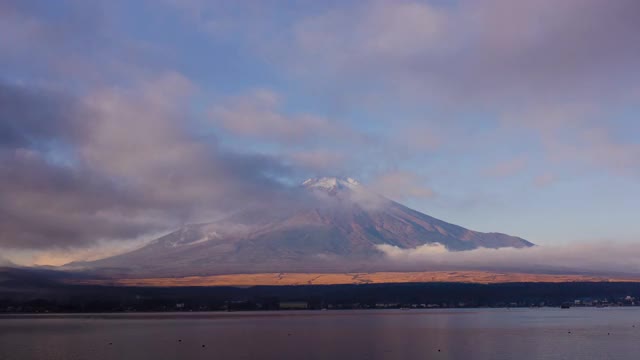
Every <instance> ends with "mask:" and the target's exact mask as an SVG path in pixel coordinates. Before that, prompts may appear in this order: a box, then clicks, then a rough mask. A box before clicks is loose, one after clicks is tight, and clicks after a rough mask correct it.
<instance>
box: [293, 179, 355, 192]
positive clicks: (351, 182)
mask: <svg viewBox="0 0 640 360" xmlns="http://www.w3.org/2000/svg"><path fill="white" fill-rule="evenodd" d="M302 186H304V187H305V188H307V189H321V190H324V191H328V192H334V191H339V190H345V189H355V188H357V187H359V186H360V183H359V182H358V181H357V180H355V179H352V178H350V177H335V176H331V177H329V176H324V177H317V178H311V179H307V180H305V181H304V182H303V183H302Z"/></svg>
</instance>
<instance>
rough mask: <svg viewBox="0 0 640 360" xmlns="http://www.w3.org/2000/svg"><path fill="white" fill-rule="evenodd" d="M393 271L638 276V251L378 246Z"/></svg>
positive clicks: (604, 246) (614, 246) (598, 246)
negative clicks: (475, 271)
mask: <svg viewBox="0 0 640 360" xmlns="http://www.w3.org/2000/svg"><path fill="white" fill-rule="evenodd" d="M377 248H378V250H380V251H382V252H383V253H384V254H385V256H386V259H387V260H389V261H391V262H392V264H393V265H394V267H395V268H404V269H412V270H439V269H448V270H492V271H519V272H538V273H562V274H571V273H585V274H623V275H624V274H629V275H631V274H633V275H638V274H640V249H638V247H637V246H636V245H633V244H620V243H614V242H611V243H608V242H607V243H586V244H585V243H580V244H566V245H562V246H534V247H530V248H519V249H517V248H501V249H487V248H480V249H475V250H469V251H448V250H447V249H446V248H445V247H444V246H443V245H441V244H438V243H435V244H426V245H422V246H420V247H417V248H414V249H401V248H399V247H396V246H392V245H386V244H384V245H378V246H377Z"/></svg>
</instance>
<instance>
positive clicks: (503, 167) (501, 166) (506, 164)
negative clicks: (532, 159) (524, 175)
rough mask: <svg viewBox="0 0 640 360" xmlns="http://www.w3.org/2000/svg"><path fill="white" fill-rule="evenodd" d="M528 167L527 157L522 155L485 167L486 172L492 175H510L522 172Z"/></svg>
mask: <svg viewBox="0 0 640 360" xmlns="http://www.w3.org/2000/svg"><path fill="white" fill-rule="evenodd" d="M526 167H527V158H526V157H524V156H520V157H516V158H513V159H510V160H506V161H502V162H499V163H497V164H495V165H492V166H490V167H488V168H487V169H485V171H484V174H485V175H486V176H492V177H508V176H513V175H516V174H518V173H520V172H521V171H523V170H524V169H525V168H526Z"/></svg>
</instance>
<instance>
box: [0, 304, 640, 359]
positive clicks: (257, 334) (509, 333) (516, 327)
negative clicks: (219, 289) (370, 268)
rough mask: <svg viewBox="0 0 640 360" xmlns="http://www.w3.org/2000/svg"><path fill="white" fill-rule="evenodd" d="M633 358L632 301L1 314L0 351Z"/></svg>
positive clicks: (17, 354) (132, 355)
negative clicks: (628, 304)
mask: <svg viewBox="0 0 640 360" xmlns="http://www.w3.org/2000/svg"><path fill="white" fill-rule="evenodd" d="M202 345H204V347H203V346H202ZM638 358H640V309H639V308H604V309H595V308H583V309H578V308H572V309H568V310H561V309H510V310H508V309H474V310H444V309H443V310H408V311H403V310H365V311H308V312H307V311H296V312H284V311H281V312H248V313H186V314H185V313H178V314H166V313H165V314H94V315H91V314H82V315H44V316H43V315H34V316H24V315H21V316H18V315H16V316H0V359H2V360H8V359H20V360H30V359H64V360H73V359H92V360H100V359H279V360H280V359H296V360H297V359H634V360H635V359H638Z"/></svg>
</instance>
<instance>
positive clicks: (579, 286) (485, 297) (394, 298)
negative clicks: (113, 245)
mask: <svg viewBox="0 0 640 360" xmlns="http://www.w3.org/2000/svg"><path fill="white" fill-rule="evenodd" d="M638 298H640V284H637V283H607V282H601V283H593V282H591V283H508V284H491V285H482V284H461V283H409V284H368V285H305V286H255V287H248V288H239V287H178V288H176V287H174V288H148V287H147V288H142V287H108V286H84V285H61V284H58V285H52V284H49V285H47V286H44V285H43V286H36V287H23V288H12V289H7V288H6V287H5V288H4V289H3V288H0V312H114V311H116V312H117V311H222V310H228V311H232V310H278V309H286V308H298V309H300V308H309V309H324V308H328V309H352V308H400V307H429V308H431V307H433V308H437V307H524V306H560V305H561V304H567V303H570V304H572V305H587V306H613V305H637V304H638V302H637V299H638Z"/></svg>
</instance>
